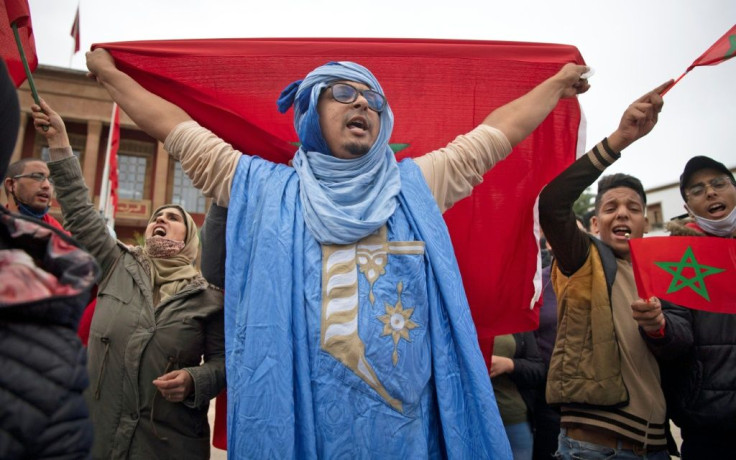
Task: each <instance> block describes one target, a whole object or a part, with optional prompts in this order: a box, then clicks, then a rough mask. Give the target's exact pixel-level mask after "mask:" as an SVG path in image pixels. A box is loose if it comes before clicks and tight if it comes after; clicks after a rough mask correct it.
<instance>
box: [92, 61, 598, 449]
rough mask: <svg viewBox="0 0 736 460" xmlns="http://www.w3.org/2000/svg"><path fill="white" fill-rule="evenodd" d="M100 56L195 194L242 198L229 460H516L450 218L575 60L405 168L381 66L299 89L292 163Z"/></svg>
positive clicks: (232, 216)
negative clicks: (246, 148) (379, 75)
mask: <svg viewBox="0 0 736 460" xmlns="http://www.w3.org/2000/svg"><path fill="white" fill-rule="evenodd" d="M87 66H88V68H89V69H90V71H91V73H92V76H94V77H96V78H97V80H98V82H99V83H101V84H102V85H103V86H104V87H105V88H106V89H107V90H108V91H109V92H110V94H111V96H112V97H113V99H115V100H116V102H117V103H118V104H119V105H120V106H121V108H122V109H123V110H125V112H126V113H127V114H128V115H129V116H130V117H131V118H132V119H133V120H134V121H135V122H136V124H138V126H140V127H141V128H142V129H143V130H144V131H146V132H148V133H149V134H150V135H152V136H153V137H155V138H156V139H159V140H161V141H162V142H165V148H166V150H167V151H168V152H169V153H170V154H171V155H172V156H174V157H175V158H177V159H179V160H180V161H181V164H182V168H183V169H184V171H185V172H186V173H187V174H188V175H189V176H190V177H191V178H192V180H193V183H194V185H195V186H196V187H198V188H200V189H202V191H203V192H204V193H205V195H207V196H211V197H213V198H214V202H215V203H216V204H217V205H219V206H223V207H228V219H227V232H226V240H227V256H226V260H227V263H226V275H225V285H226V288H225V293H226V301H225V302H226V304H225V310H226V311H225V317H226V346H227V350H226V357H227V373H228V406H229V407H228V409H229V410H228V453H229V455H232V456H234V457H237V458H241V457H246V458H337V457H341V458H342V457H354V458H369V457H371V458H378V457H382V456H383V457H390V458H398V457H403V458H434V457H451V458H510V456H511V453H510V450H509V445H508V440H507V438H506V435H505V433H504V431H503V426H502V423H501V420H500V417H499V414H498V409H497V407H496V404H495V400H494V397H493V393H492V389H491V385H490V381H489V377H488V373H487V369H486V366H485V362H484V360H483V357H482V355H481V352H480V349H479V346H478V341H477V336H476V333H475V329H474V327H473V323H472V318H471V316H470V310H469V308H468V304H467V299H466V297H465V294H464V291H463V286H462V281H461V278H460V274H459V270H458V267H457V263H456V261H455V259H454V256H453V251H452V246H451V243H450V239H449V234H448V232H447V228H446V226H445V224H444V221H443V219H442V214H441V213H442V212H444V211H445V210H446V209H448V208H450V207H451V206H452V205H453V204H454V203H455V202H457V201H458V200H460V199H462V198H463V197H465V196H468V195H469V194H470V193H471V191H472V189H473V186H475V185H477V184H478V183H480V182H481V181H482V176H483V174H484V173H485V172H486V171H488V170H489V169H490V168H491V167H493V165H494V164H496V163H497V162H499V161H501V160H502V159H503V158H504V157H505V156H506V155H508V154H509V153H510V152H511V148H512V147H513V146H514V145H516V144H518V143H519V142H521V141H522V140H523V139H524V138H525V137H526V136H527V135H529V133H531V132H532V131H533V130H534V129H535V128H536V127H537V126H538V125H539V123H541V122H542V121H543V120H544V119H545V117H546V116H547V115H548V114H549V112H551V111H552V110H553V109H554V107H555V106H556V105H557V102H558V101H559V99H561V98H563V97H575V96H576V95H577V94H579V93H582V92H584V91H586V90H587V89H588V84H587V81H586V80H585V79H583V78H582V75H583V74H584V73H585V72H586V71H587V70H588V68H587V67H585V66H577V65H572V64H568V65H566V66H564V67H563V68H562V69H561V70H560V71H559V72H558V73H557V74H556V75H554V76H552V77H550V78H549V79H548V80H546V81H544V82H542V83H541V84H540V85H539V86H537V87H536V88H534V89H533V90H531V91H530V92H529V93H527V94H526V95H524V96H522V97H521V98H519V99H517V100H515V101H513V102H511V103H509V104H507V105H505V106H503V107H500V108H498V109H496V110H494V111H493V112H491V114H490V115H488V117H487V118H486V119H485V120H484V122H483V123H482V124H481V125H480V126H479V127H477V128H476V129H475V130H473V131H471V132H470V133H468V134H466V135H462V136H459V137H458V138H457V139H455V140H454V141H453V142H452V143H450V144H449V145H448V146H446V147H445V148H443V149H441V150H438V151H435V152H432V153H429V154H427V155H425V156H423V157H421V158H418V159H415V160H405V161H402V162H401V163H400V164H398V163H397V162H396V160H395V158H394V154H393V152H392V151H391V149H390V147H389V145H388V141H389V138H390V136H391V131H392V127H393V114H392V112H391V108H390V105H389V104H388V102H387V101H386V97H385V96H384V93H383V90H382V89H381V86H380V84H379V83H378V81H377V80H376V79H375V77H374V76H373V74H372V73H371V72H370V71H369V70H368V69H366V68H364V67H362V66H360V65H358V64H355V63H352V62H331V63H328V64H326V65H323V66H320V67H318V68H316V69H314V70H313V71H312V72H310V73H309V74H308V75H307V76H306V77H305V78H304V79H303V80H298V81H295V82H294V83H292V84H290V85H289V86H287V87H286V89H284V91H283V92H282V93H281V96H280V97H279V99H278V101H277V105H278V109H279V111H281V112H282V113H284V112H286V111H287V110H288V109H289V108H291V107H292V106H293V108H294V127H295V130H296V132H297V134H298V136H299V141H300V147H299V149H298V150H297V152H296V154H295V156H294V159H293V168H290V167H288V166H286V165H279V164H274V163H270V162H267V161H265V160H262V159H260V158H258V157H252V156H249V155H243V154H242V153H241V152H238V151H235V150H234V149H233V148H232V147H231V146H229V145H228V144H226V143H225V142H224V141H222V140H221V139H219V138H217V137H216V136H215V135H214V134H212V133H211V132H210V131H208V130H207V129H205V128H203V127H201V126H199V125H198V124H197V123H196V122H194V121H192V120H191V119H190V117H189V116H188V115H187V114H186V113H185V112H184V111H182V110H181V109H180V108H179V107H177V106H175V105H172V104H170V103H169V102H167V101H165V100H163V99H161V98H159V97H158V96H155V95H153V94H151V93H149V92H148V91H146V90H145V89H144V88H142V87H141V86H140V85H139V84H138V83H136V82H135V81H134V80H132V79H131V78H130V77H129V76H127V75H125V74H124V73H122V72H120V71H119V70H118V69H117V68H116V67H115V63H114V61H113V59H112V57H111V56H110V55H109V54H108V53H107V52H106V51H104V50H101V49H98V50H95V51H93V52H91V53H88V54H87Z"/></svg>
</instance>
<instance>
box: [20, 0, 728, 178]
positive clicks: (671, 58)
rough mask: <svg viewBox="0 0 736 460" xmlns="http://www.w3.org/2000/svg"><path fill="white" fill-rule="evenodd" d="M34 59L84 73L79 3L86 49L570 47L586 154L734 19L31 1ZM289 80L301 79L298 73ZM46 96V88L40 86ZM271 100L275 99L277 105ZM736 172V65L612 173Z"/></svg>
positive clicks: (685, 0) (525, 3) (680, 14)
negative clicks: (582, 80) (577, 64)
mask: <svg viewBox="0 0 736 460" xmlns="http://www.w3.org/2000/svg"><path fill="white" fill-rule="evenodd" d="M29 4H30V7H31V17H32V21H33V28H34V35H35V37H36V48H37V52H38V57H39V61H40V63H41V64H45V65H53V66H59V67H70V66H71V67H73V68H75V69H85V68H86V67H85V65H84V54H83V53H82V52H80V53H77V55H75V56H74V57H73V58H72V55H71V53H72V48H73V41H72V38H71V37H70V35H69V31H70V29H71V26H72V22H73V20H74V14H75V11H76V8H77V5H78V4H80V5H81V6H80V11H81V13H80V16H81V44H82V50H83V51H84V50H87V49H89V47H90V45H91V44H93V43H103V42H115V41H130V40H165V39H177V38H245V37H248V38H251V37H252V38H258V37H393V38H438V39H476V40H509V41H528V42H548V43H565V44H570V45H574V46H577V47H578V49H579V50H580V52H581V53H582V55H583V58H584V59H585V60H586V62H587V63H588V65H590V66H592V67H593V68H594V69H595V75H594V76H593V77H592V78H591V79H590V83H591V85H592V88H591V89H590V90H589V91H588V93H586V94H584V95H582V96H580V101H581V104H582V106H583V110H584V112H585V115H586V118H587V128H588V129H587V142H586V144H587V145H586V148H590V147H591V146H592V145H594V144H595V143H596V142H598V141H599V140H600V139H601V138H602V137H604V136H607V135H609V134H610V133H611V132H612V131H613V130H614V129H615V128H616V126H617V125H618V121H619V119H620V116H621V114H622V113H623V111H624V110H625V108H626V107H627V106H628V104H629V103H631V102H632V101H633V100H634V99H636V98H637V97H639V96H640V95H641V94H643V93H645V92H646V91H648V90H650V89H652V88H654V87H655V86H657V85H658V84H660V83H662V82H664V81H666V80H667V79H669V78H676V77H678V76H679V75H680V74H681V73H682V72H684V70H685V69H686V68H687V67H688V66H689V65H690V63H692V61H694V60H695V59H696V58H697V57H698V56H700V54H702V53H703V52H704V51H705V50H706V49H707V48H709V47H710V46H711V45H712V44H713V43H714V42H715V41H716V40H717V39H718V38H719V37H720V36H721V35H723V34H724V33H725V32H726V31H727V30H728V29H729V28H730V27H731V26H733V25H734V24H735V23H736V1H735V0H698V1H695V0H608V1H600V0H599V1H580V0H507V1H503V2H500V1H497V0H485V1H480V0H446V1H436V0H423V1H419V0H372V1H369V2H350V1H344V0H343V1H336V0H263V1H251V0H206V1H205V0H198V1H197V0H176V1H173V0H81V2H80V1H78V0H29ZM294 77H295V78H296V77H298V76H294ZM39 90H40V92H43V88H40V89H39ZM276 97H277V95H276V94H274V100H275V99H276ZM693 155H709V156H711V157H713V158H715V159H717V160H719V161H721V162H723V163H725V164H726V166H728V167H734V166H736V58H735V59H731V60H729V61H726V62H724V63H723V64H720V65H717V66H710V67H696V68H695V69H693V70H692V71H691V72H690V73H689V74H688V75H687V76H686V77H685V78H684V79H683V80H682V81H681V82H680V83H678V84H677V86H675V87H674V88H673V89H672V91H670V92H669V93H668V94H667V95H666V96H665V107H664V110H663V112H662V114H661V116H660V121H659V125H658V126H657V127H656V128H655V129H654V131H653V132H652V133H651V134H650V135H649V136H648V137H646V138H644V139H642V140H640V141H639V142H638V143H637V144H634V145H633V146H631V147H629V148H628V149H627V150H626V151H624V155H623V158H622V159H621V160H619V161H618V162H617V163H616V164H615V165H614V166H612V167H611V168H609V169H608V171H607V172H626V173H630V174H634V175H636V176H638V177H639V178H640V179H641V180H642V182H643V183H644V186H645V187H646V188H651V187H655V186H659V185H664V184H669V183H672V182H676V181H677V180H678V178H679V175H680V173H681V172H682V169H683V167H684V165H685V162H686V161H687V159H688V158H690V157H691V156H693Z"/></svg>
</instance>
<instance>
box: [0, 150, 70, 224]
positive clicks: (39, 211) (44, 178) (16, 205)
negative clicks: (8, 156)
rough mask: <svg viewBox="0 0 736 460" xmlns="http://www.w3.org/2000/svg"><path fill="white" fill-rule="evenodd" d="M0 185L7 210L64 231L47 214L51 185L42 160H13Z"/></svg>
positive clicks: (51, 192)
mask: <svg viewBox="0 0 736 460" xmlns="http://www.w3.org/2000/svg"><path fill="white" fill-rule="evenodd" d="M3 185H4V187H5V195H6V196H7V197H8V205H7V208H8V210H10V211H11V212H15V213H18V214H23V215H24V216H29V217H34V218H36V219H39V220H42V221H44V222H46V223H47V224H49V225H51V226H52V227H54V228H58V229H59V230H62V231H64V232H66V230H64V227H62V226H61V224H60V223H59V221H58V220H56V219H54V217H53V216H51V215H50V214H49V207H50V206H51V199H52V198H53V196H54V184H53V183H52V182H51V178H50V177H49V168H48V167H47V166H46V163H45V162H44V161H42V160H39V159H38V158H23V159H22V160H18V161H16V162H15V163H13V164H11V165H10V166H8V173H7V175H6V177H5V182H4V183H3ZM66 233H67V234H68V232H66Z"/></svg>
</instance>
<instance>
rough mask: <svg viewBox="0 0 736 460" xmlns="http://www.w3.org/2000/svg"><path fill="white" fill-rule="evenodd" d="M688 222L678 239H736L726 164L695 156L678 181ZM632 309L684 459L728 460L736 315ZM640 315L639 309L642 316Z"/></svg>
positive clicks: (734, 201)
mask: <svg viewBox="0 0 736 460" xmlns="http://www.w3.org/2000/svg"><path fill="white" fill-rule="evenodd" d="M680 194H681V195H682V198H683V200H685V209H686V210H687V212H688V214H689V215H690V216H689V217H687V218H685V219H680V220H675V221H670V222H669V223H668V224H667V230H669V232H670V234H671V235H674V236H711V237H720V238H734V237H736V181H734V176H733V173H732V172H731V171H730V170H729V169H728V168H727V167H726V166H725V165H723V163H720V162H718V161H715V160H713V159H712V158H709V157H707V156H696V157H693V158H691V159H690V160H689V161H688V162H687V164H686V165H685V170H684V171H683V173H682V175H681V176H680ZM636 307H637V309H635V310H634V317H635V318H637V321H638V322H639V326H640V328H641V331H642V336H643V337H644V338H645V340H646V341H647V344H648V345H649V348H650V349H651V350H652V352H653V353H654V354H655V355H656V356H657V358H658V359H659V361H660V363H661V367H662V372H663V375H662V386H663V388H664V390H665V396H666V397H667V408H668V411H669V414H670V417H671V418H672V420H673V421H674V422H675V423H676V424H677V425H678V426H679V427H680V428H681V433H682V447H681V450H682V458H683V460H690V459H698V458H708V459H710V458H731V457H732V456H733V445H734V439H735V438H736V315H732V314H725V313H712V312H707V311H700V310H691V309H688V308H683V307H679V306H674V305H669V304H666V303H665V304H664V305H663V306H661V307H660V305H658V304H655V303H646V302H639V304H638V305H636ZM637 310H638V311H637Z"/></svg>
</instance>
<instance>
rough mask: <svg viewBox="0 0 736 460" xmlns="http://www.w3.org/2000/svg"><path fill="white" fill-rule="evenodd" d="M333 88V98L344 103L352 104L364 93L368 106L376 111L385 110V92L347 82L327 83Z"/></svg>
mask: <svg viewBox="0 0 736 460" xmlns="http://www.w3.org/2000/svg"><path fill="white" fill-rule="evenodd" d="M327 88H331V89H332V98H333V99H335V100H336V101H337V102H341V103H343V104H351V103H353V102H355V100H356V99H358V94H360V95H362V96H363V97H364V98H365V100H366V101H367V102H368V108H370V109H371V110H374V111H376V112H379V113H380V112H383V110H384V109H385V108H386V98H385V97H384V95H383V94H381V93H379V92H378V91H373V90H372V89H358V88H356V87H354V86H352V85H349V84H347V83H332V84H330V85H327Z"/></svg>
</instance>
